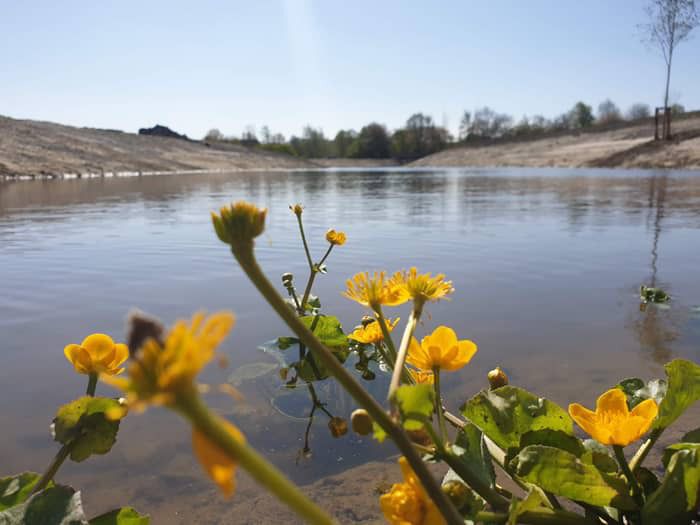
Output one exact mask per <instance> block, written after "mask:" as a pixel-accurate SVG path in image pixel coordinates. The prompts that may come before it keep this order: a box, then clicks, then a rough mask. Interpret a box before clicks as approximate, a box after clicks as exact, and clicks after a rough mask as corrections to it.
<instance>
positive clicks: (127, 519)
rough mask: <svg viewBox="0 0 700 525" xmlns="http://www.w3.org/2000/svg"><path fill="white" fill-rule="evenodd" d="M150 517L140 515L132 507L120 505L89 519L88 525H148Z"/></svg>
mask: <svg viewBox="0 0 700 525" xmlns="http://www.w3.org/2000/svg"><path fill="white" fill-rule="evenodd" d="M149 523H151V518H149V517H148V516H142V515H141V514H139V513H138V512H136V510H135V509H133V508H132V507H122V508H121V509H115V510H113V511H111V512H107V513H106V514H102V515H101V516H98V517H96V518H92V519H91V520H90V525H149Z"/></svg>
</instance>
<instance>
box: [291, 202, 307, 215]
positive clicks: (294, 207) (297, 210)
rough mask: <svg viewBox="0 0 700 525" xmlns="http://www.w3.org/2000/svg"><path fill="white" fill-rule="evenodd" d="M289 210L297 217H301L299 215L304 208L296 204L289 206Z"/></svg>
mask: <svg viewBox="0 0 700 525" xmlns="http://www.w3.org/2000/svg"><path fill="white" fill-rule="evenodd" d="M289 209H290V210H292V211H293V212H294V215H296V216H297V217H301V214H302V213H303V212H304V207H303V206H302V205H301V204H300V203H298V202H297V203H296V204H290V205H289Z"/></svg>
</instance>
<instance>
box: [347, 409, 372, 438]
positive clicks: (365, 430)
mask: <svg viewBox="0 0 700 525" xmlns="http://www.w3.org/2000/svg"><path fill="white" fill-rule="evenodd" d="M350 422H351V423H352V430H353V431H354V432H355V433H356V434H359V435H361V436H366V435H368V434H370V433H371V432H372V418H371V417H370V415H369V414H368V413H367V411H366V410H365V409H364V408H358V409H357V410H355V411H354V412H353V413H352V416H350Z"/></svg>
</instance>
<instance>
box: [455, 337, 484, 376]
mask: <svg viewBox="0 0 700 525" xmlns="http://www.w3.org/2000/svg"><path fill="white" fill-rule="evenodd" d="M458 346H459V353H458V358H457V363H458V364H459V366H458V368H461V367H463V366H464V365H466V364H467V363H469V361H471V360H472V357H474V354H476V351H477V347H476V344H475V343H474V342H473V341H470V340H469V339H463V340H462V341H459V343H458ZM448 370H450V369H448Z"/></svg>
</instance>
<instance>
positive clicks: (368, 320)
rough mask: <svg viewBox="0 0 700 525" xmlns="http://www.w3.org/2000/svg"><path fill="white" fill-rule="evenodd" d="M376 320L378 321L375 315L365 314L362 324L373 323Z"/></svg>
mask: <svg viewBox="0 0 700 525" xmlns="http://www.w3.org/2000/svg"><path fill="white" fill-rule="evenodd" d="M375 321H376V319H375V318H374V317H372V316H371V315H365V316H363V317H362V321H361V322H362V326H367V325H368V324H372V323H373V322H375Z"/></svg>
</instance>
